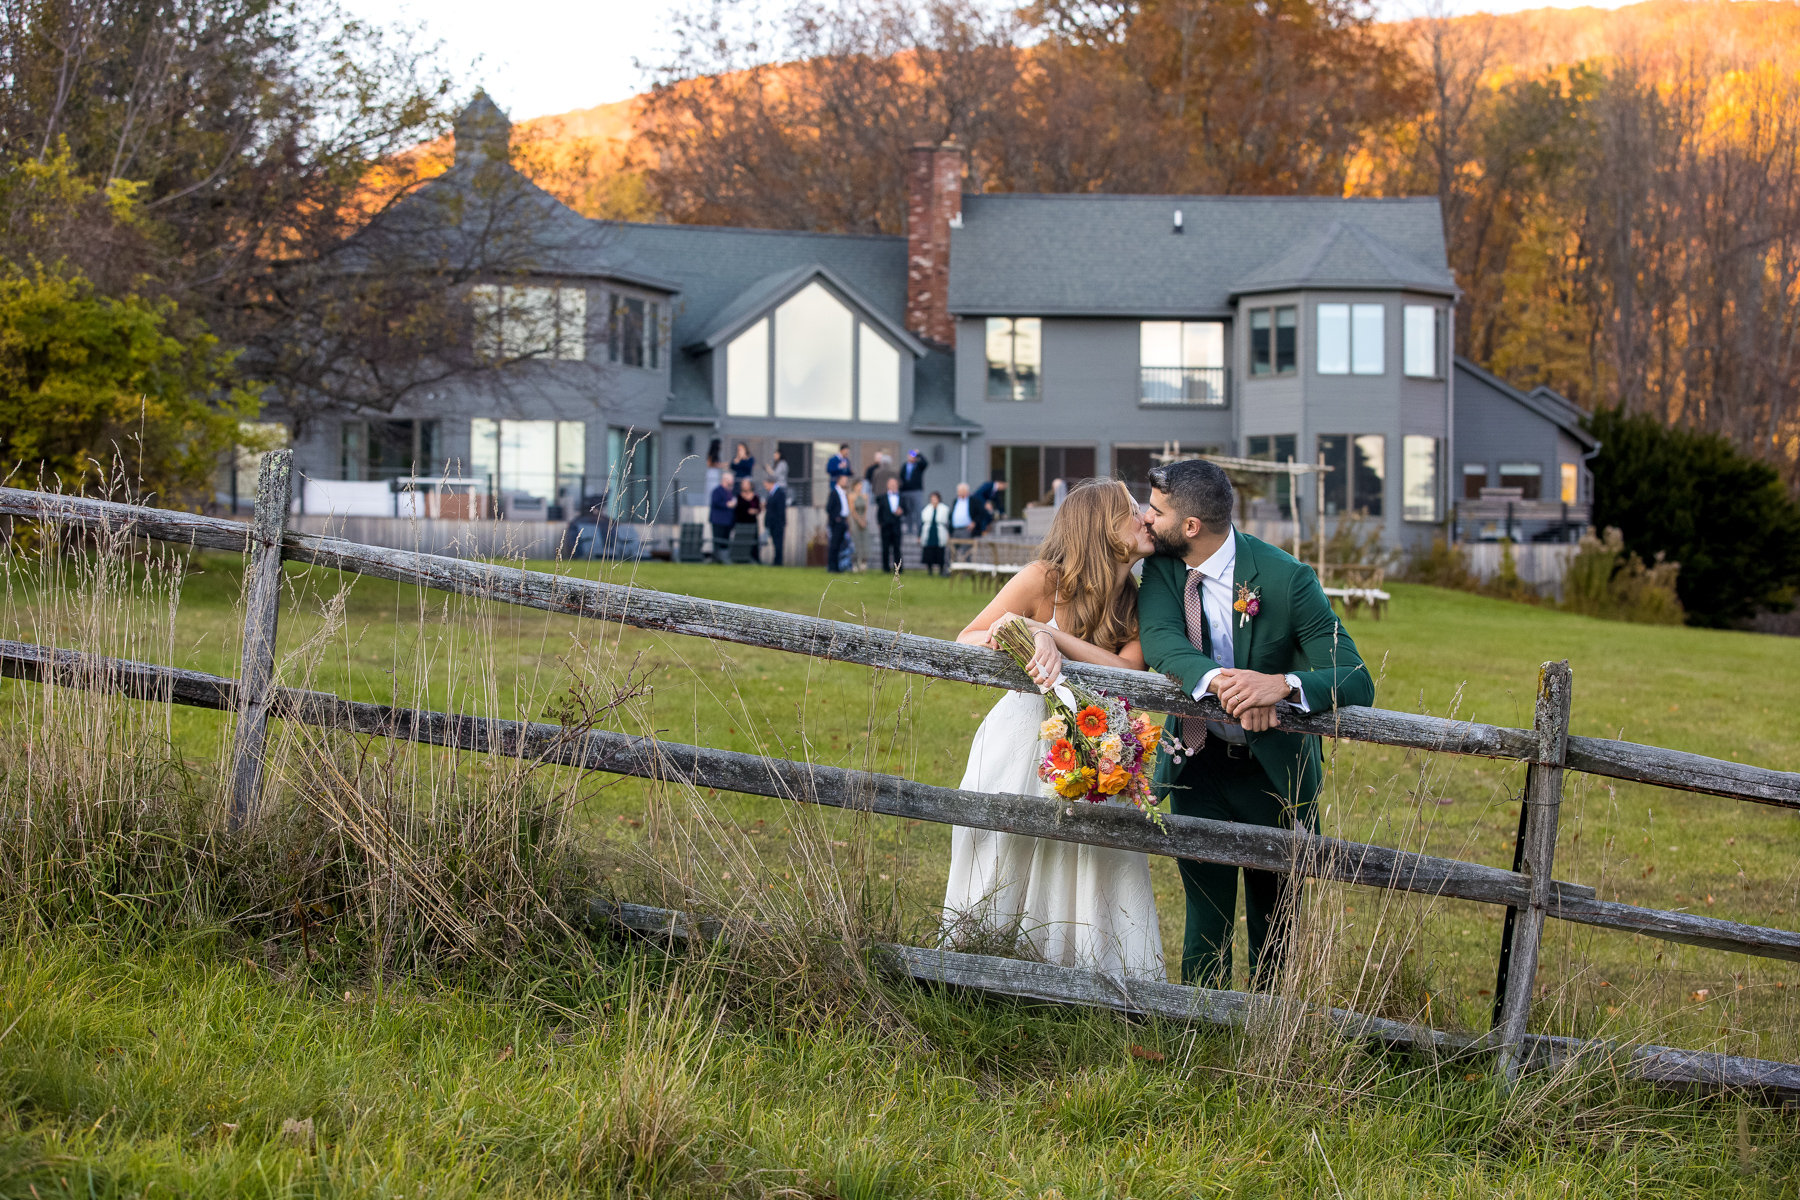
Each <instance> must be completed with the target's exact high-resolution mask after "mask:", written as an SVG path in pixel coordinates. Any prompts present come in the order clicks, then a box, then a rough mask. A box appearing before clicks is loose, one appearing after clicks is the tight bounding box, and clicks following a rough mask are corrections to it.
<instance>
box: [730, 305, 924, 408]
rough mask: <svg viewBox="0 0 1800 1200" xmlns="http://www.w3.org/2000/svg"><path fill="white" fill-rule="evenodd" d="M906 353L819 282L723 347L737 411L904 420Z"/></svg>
mask: <svg viewBox="0 0 1800 1200" xmlns="http://www.w3.org/2000/svg"><path fill="white" fill-rule="evenodd" d="M900 363H901V359H900V351H899V350H898V349H897V348H896V347H895V346H894V345H893V344H892V343H891V342H889V341H888V340H887V338H886V337H885V336H884V335H883V334H882V333H881V332H880V331H878V330H877V329H876V328H875V327H874V326H872V325H870V324H868V323H867V322H865V321H862V320H860V319H859V318H858V317H857V315H856V314H855V313H854V312H852V311H851V310H850V308H849V306H848V305H846V304H845V303H844V302H843V301H841V300H839V299H838V298H837V296H836V295H834V294H833V293H832V292H831V291H830V290H829V289H827V288H826V287H825V286H824V285H823V284H821V283H818V282H813V283H809V284H807V285H806V286H805V287H803V288H801V289H800V290H799V291H798V292H796V293H794V295H792V296H791V297H789V298H788V299H787V300H785V301H784V302H783V303H782V304H781V305H780V306H779V307H778V308H776V310H775V311H774V312H773V313H771V314H769V315H768V316H766V317H764V318H762V319H761V320H760V321H757V322H756V323H755V324H754V325H751V326H750V327H749V328H748V329H746V330H744V331H743V332H742V333H740V334H738V335H737V336H736V337H734V338H732V339H731V341H730V342H728V343H726V345H725V411H726V413H727V414H728V415H730V416H734V417H767V416H771V415H773V416H776V417H790V418H810V419H813V420H829V421H851V420H862V421H883V422H887V421H898V420H899V419H900Z"/></svg>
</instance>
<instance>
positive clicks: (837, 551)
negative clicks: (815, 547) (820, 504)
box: [825, 475, 850, 575]
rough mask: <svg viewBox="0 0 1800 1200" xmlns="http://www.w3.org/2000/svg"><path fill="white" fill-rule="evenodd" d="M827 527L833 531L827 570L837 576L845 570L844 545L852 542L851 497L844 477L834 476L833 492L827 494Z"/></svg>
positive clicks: (826, 552) (826, 559) (826, 561)
mask: <svg viewBox="0 0 1800 1200" xmlns="http://www.w3.org/2000/svg"><path fill="white" fill-rule="evenodd" d="M825 527H826V528H827V529H829V530H831V543H830V545H829V547H828V548H827V549H826V551H825V569H826V570H827V571H830V572H831V573H832V574H834V575H835V574H837V573H838V572H839V571H842V570H843V569H844V566H843V560H844V543H846V542H848V541H849V540H850V496H849V493H847V492H846V491H844V477H843V476H842V475H834V476H832V479H831V490H830V491H828V492H826V493H825Z"/></svg>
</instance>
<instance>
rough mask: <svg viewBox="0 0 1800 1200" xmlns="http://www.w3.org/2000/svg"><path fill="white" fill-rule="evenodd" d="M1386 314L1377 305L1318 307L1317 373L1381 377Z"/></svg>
mask: <svg viewBox="0 0 1800 1200" xmlns="http://www.w3.org/2000/svg"><path fill="white" fill-rule="evenodd" d="M1385 312H1386V309H1385V308H1384V307H1383V306H1382V305H1379V304H1321V305H1319V309H1318V314H1319V332H1318V342H1319V374H1321V375H1380V374H1381V373H1382V372H1383V371H1384V370H1385V369H1386V367H1385V364H1384V360H1383V353H1384V346H1385V343H1384V337H1383V333H1382V322H1383V314H1384V313H1385Z"/></svg>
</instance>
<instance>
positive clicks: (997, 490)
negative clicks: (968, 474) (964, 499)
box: [969, 475, 1006, 537]
mask: <svg viewBox="0 0 1800 1200" xmlns="http://www.w3.org/2000/svg"><path fill="white" fill-rule="evenodd" d="M969 508H970V509H971V510H972V511H971V514H970V515H971V516H973V517H974V518H975V536H976V537H980V536H981V535H982V534H984V533H986V532H987V527H988V526H989V525H992V524H993V523H994V522H995V521H997V520H999V519H1000V518H1002V517H1004V516H1005V515H1006V480H1004V479H1002V478H1001V477H1000V476H998V475H996V476H994V478H992V479H990V480H988V481H987V482H986V483H984V484H982V485H981V486H980V487H978V488H976V489H975V494H974V496H972V497H970V500H969Z"/></svg>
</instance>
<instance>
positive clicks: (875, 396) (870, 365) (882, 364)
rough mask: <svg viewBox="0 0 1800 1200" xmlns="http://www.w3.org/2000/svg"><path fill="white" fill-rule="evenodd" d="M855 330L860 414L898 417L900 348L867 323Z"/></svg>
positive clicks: (871, 418)
mask: <svg viewBox="0 0 1800 1200" xmlns="http://www.w3.org/2000/svg"><path fill="white" fill-rule="evenodd" d="M856 333H857V335H856V393H857V400H858V401H859V403H858V406H857V416H858V417H859V418H860V419H861V420H864V421H898V420H899V419H900V351H899V350H897V349H895V348H894V347H893V346H891V345H889V344H888V340H887V339H886V338H884V337H882V336H881V335H880V334H879V333H877V332H875V330H874V329H872V328H870V327H869V326H867V325H863V326H861V327H859V328H858V329H857V331H856Z"/></svg>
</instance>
